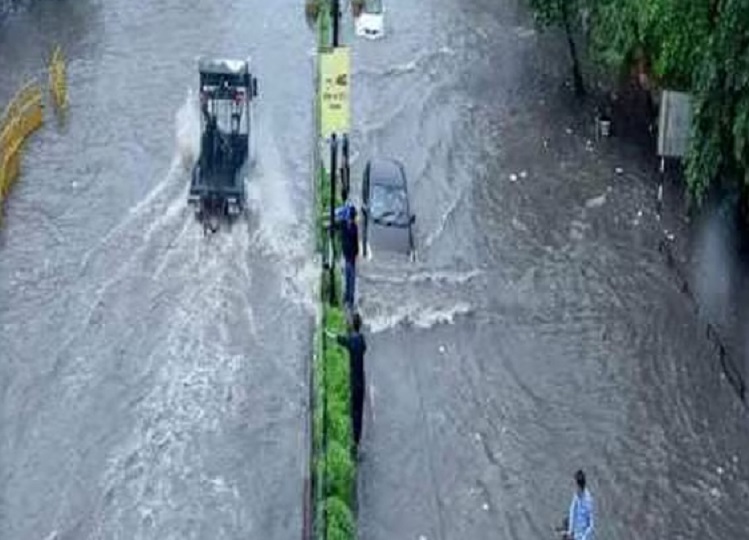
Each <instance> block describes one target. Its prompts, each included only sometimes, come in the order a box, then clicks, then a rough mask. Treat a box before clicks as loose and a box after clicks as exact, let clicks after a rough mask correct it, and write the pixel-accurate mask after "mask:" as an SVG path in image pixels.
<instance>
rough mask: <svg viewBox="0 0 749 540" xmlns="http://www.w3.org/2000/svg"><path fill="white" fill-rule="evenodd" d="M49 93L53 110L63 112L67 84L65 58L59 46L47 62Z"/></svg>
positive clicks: (66, 101)
mask: <svg viewBox="0 0 749 540" xmlns="http://www.w3.org/2000/svg"><path fill="white" fill-rule="evenodd" d="M49 91H50V93H51V94H52V103H54V106H55V109H57V110H58V111H64V110H65V108H66V107H67V106H68V83H67V75H66V68H65V57H64V56H63V54H62V49H60V47H59V46H57V47H55V50H54V52H53V53H52V59H51V60H50V62H49Z"/></svg>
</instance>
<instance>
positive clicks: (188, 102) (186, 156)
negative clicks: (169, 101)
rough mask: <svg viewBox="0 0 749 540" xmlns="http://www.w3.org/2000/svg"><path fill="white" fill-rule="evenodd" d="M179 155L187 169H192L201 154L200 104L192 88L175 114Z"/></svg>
mask: <svg viewBox="0 0 749 540" xmlns="http://www.w3.org/2000/svg"><path fill="white" fill-rule="evenodd" d="M174 120H175V140H176V145H177V156H178V158H179V159H180V163H181V164H182V167H183V168H184V169H185V170H190V169H192V167H193V165H194V164H195V162H196V161H197V159H198V156H199V155H200V106H199V104H198V99H197V96H196V95H195V93H194V92H193V91H192V89H188V90H187V97H186V98H185V102H184V103H183V104H182V106H181V107H180V108H179V110H178V111H177V114H176V116H175V119H174Z"/></svg>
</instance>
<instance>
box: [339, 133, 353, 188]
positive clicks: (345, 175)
mask: <svg viewBox="0 0 749 540" xmlns="http://www.w3.org/2000/svg"><path fill="white" fill-rule="evenodd" d="M342 150H343V168H342V169H341V195H342V198H343V200H344V201H347V200H348V196H349V191H350V189H351V176H350V174H351V169H350V167H349V154H348V135H346V134H345V133H344V134H343V144H342Z"/></svg>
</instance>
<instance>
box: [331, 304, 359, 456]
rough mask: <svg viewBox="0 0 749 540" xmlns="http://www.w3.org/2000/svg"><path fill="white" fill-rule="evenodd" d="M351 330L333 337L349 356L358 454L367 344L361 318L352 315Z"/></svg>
mask: <svg viewBox="0 0 749 540" xmlns="http://www.w3.org/2000/svg"><path fill="white" fill-rule="evenodd" d="M352 319H353V320H352V328H351V330H350V331H349V333H348V335H335V334H332V333H328V335H329V336H330V337H335V339H336V341H337V342H338V344H339V345H340V346H342V347H345V348H346V349H347V350H348V355H349V386H350V387H351V425H352V427H353V431H354V451H355V452H356V455H358V452H359V440H360V439H361V430H362V416H363V413H364V389H365V380H364V353H365V352H366V351H367V343H366V342H365V340H364V335H362V333H361V324H362V321H361V316H360V315H359V314H358V313H354V316H353V318H352Z"/></svg>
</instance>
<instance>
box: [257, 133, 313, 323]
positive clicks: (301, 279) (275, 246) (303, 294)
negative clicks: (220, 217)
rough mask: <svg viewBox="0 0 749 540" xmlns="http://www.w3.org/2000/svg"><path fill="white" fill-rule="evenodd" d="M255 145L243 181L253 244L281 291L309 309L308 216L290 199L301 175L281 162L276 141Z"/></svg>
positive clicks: (311, 311) (310, 265)
mask: <svg viewBox="0 0 749 540" xmlns="http://www.w3.org/2000/svg"><path fill="white" fill-rule="evenodd" d="M261 136H262V135H261ZM259 144H260V148H262V152H261V155H259V156H258V161H257V164H256V166H255V167H254V169H253V171H252V173H251V174H250V176H249V179H248V185H247V198H248V206H249V211H250V213H251V214H254V215H255V216H257V230H256V231H255V232H254V234H253V247H252V249H254V250H257V251H258V252H259V255H262V256H266V257H269V259H270V260H272V261H273V263H274V264H275V265H276V266H277V268H278V271H279V275H280V276H281V277H282V285H281V294H282V296H283V297H284V298H286V299H289V300H291V301H292V302H294V303H296V304H301V305H303V306H304V307H305V309H306V310H307V311H308V312H309V313H311V314H314V313H315V310H316V301H315V298H316V296H315V294H314V293H315V290H316V288H317V286H318V283H319V276H320V273H319V267H320V265H319V261H317V260H315V258H314V257H312V256H311V247H312V244H311V224H310V222H309V219H308V217H309V216H308V215H307V213H306V212H303V211H301V210H300V209H298V208H297V207H296V205H295V204H294V200H293V198H292V194H293V193H294V190H298V189H299V186H297V185H296V184H295V182H298V181H299V176H300V175H299V174H298V173H296V172H294V171H293V170H289V169H290V168H289V167H287V166H285V165H284V163H283V160H282V158H281V152H280V149H279V148H278V144H277V143H276V142H275V141H272V140H267V139H264V140H262V141H260V142H259ZM302 189H306V187H304V186H303V187H302Z"/></svg>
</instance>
